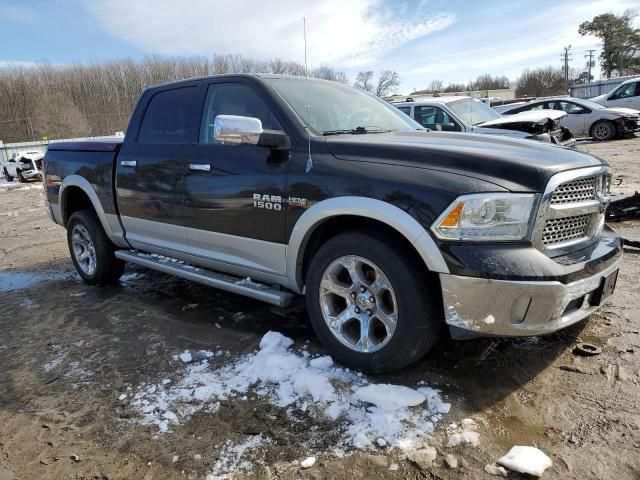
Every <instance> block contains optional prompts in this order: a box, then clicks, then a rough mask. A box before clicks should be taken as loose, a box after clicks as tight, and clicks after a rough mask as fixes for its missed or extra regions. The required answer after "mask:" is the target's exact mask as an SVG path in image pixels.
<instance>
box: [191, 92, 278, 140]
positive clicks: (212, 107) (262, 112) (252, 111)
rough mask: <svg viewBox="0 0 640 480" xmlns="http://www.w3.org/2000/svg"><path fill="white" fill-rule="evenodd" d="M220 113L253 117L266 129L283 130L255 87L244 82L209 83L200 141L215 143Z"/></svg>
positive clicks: (201, 121)
mask: <svg viewBox="0 0 640 480" xmlns="http://www.w3.org/2000/svg"><path fill="white" fill-rule="evenodd" d="M218 115H238V116H241V117H253V118H257V119H259V120H260V121H261V122H262V128H263V129H264V130H282V127H281V126H280V124H279V123H278V121H277V120H276V118H275V117H274V116H273V113H271V110H269V107H268V106H267V104H266V103H265V102H264V101H263V100H262V99H261V98H260V96H258V94H257V93H256V92H255V91H254V90H253V88H251V87H250V86H249V85H245V84H242V83H213V84H211V85H209V88H208V90H207V96H206V99H205V102H204V110H203V112H202V118H201V120H200V135H199V137H198V138H199V140H198V141H199V143H205V144H212V143H215V140H214V136H213V125H214V122H215V119H216V117H217V116H218Z"/></svg>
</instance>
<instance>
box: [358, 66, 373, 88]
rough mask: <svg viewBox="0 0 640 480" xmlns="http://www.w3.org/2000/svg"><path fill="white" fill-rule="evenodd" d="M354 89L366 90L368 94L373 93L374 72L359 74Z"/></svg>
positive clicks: (368, 71)
mask: <svg viewBox="0 0 640 480" xmlns="http://www.w3.org/2000/svg"><path fill="white" fill-rule="evenodd" d="M354 87H356V88H360V89H362V90H366V91H367V92H373V70H367V71H366V72H358V75H357V76H356V82H355V83H354Z"/></svg>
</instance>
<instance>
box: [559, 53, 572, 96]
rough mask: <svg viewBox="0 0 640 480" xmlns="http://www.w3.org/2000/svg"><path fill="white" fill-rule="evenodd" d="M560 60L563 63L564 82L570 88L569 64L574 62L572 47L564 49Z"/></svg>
mask: <svg viewBox="0 0 640 480" xmlns="http://www.w3.org/2000/svg"><path fill="white" fill-rule="evenodd" d="M560 60H561V61H562V63H563V64H564V65H563V69H564V81H565V83H566V84H567V87H568V86H569V62H570V61H571V60H573V57H572V56H571V45H569V46H568V47H564V53H562V54H561V56H560Z"/></svg>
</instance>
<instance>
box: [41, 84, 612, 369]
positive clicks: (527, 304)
mask: <svg viewBox="0 0 640 480" xmlns="http://www.w3.org/2000/svg"><path fill="white" fill-rule="evenodd" d="M609 179H610V172H609V167H608V166H607V164H606V163H605V162H603V161H602V160H600V159H598V158H596V157H593V156H591V155H588V154H585V153H581V152H578V151H575V150H572V149H568V148H563V147H559V146H554V145H549V144H545V143H543V142H533V141H530V140H513V139H505V138H498V137H492V136H489V135H473V134H465V133H451V132H431V131H426V130H424V129H423V128H422V127H421V126H420V125H419V124H417V123H415V121H414V120H412V119H411V118H409V117H407V116H406V115H405V114H404V113H402V112H400V111H399V110H397V109H396V108H395V107H393V106H391V105H389V104H387V103H386V102H384V101H382V100H380V99H378V98H376V97H374V96H372V95H369V94H368V93H366V92H363V91H361V90H357V89H354V88H351V87H348V86H346V85H343V84H338V83H332V82H327V81H322V80H306V79H303V78H292V77H280V76H272V75H225V76H214V77H206V78H198V79H192V80H186V81H179V82H175V83H170V84H166V85H160V86H154V87H151V88H147V89H146V90H144V92H143V93H142V95H141V97H140V100H139V103H138V105H137V106H136V108H135V110H134V112H133V115H132V118H131V121H130V123H129V127H128V129H127V132H126V135H125V138H124V140H117V141H115V140H114V141H107V142H74V143H58V144H53V145H50V146H49V150H48V151H47V154H46V158H45V180H44V181H45V186H46V191H47V201H46V208H47V210H48V213H49V215H50V217H51V218H52V219H53V220H54V221H55V222H56V223H58V224H60V225H62V226H64V227H65V228H66V229H67V236H68V243H69V249H70V251H71V257H72V259H73V262H74V264H75V266H76V268H77V270H78V273H79V274H80V276H81V277H82V278H83V279H84V280H85V281H86V282H87V283H89V284H95V285H102V284H105V283H108V282H113V281H115V280H117V279H118V278H119V277H120V275H121V274H122V272H123V269H124V264H125V262H131V263H135V264H138V265H142V266H144V267H148V268H152V269H155V270H159V271H162V272H166V273H169V274H174V275H177V276H179V277H183V278H186V279H190V280H194V281H196V282H201V283H204V284H207V285H211V286H213V287H218V288H221V289H223V290H227V291H229V292H234V293H238V294H243V295H247V296H249V297H253V298H255V299H260V300H263V301H265V302H269V303H272V304H274V305H279V306H287V305H288V304H289V303H290V302H292V300H293V299H294V298H295V296H296V295H299V294H304V295H305V296H306V306H307V310H308V314H309V318H310V321H311V323H312V325H313V327H314V329H315V331H316V333H317V335H318V337H319V338H320V339H321V341H322V342H323V343H324V344H325V345H326V346H327V348H328V349H329V350H330V351H331V352H332V353H333V354H334V356H335V357H336V358H337V359H338V360H339V361H340V362H342V363H343V364H345V365H347V366H350V367H354V368H357V369H361V370H364V371H368V372H381V371H386V370H392V369H398V368H401V367H403V366H405V365H408V364H410V363H411V362H414V361H415V360H417V359H418V358H420V357H421V356H422V355H423V354H424V353H425V352H427V351H428V350H429V349H430V348H431V346H432V345H433V343H434V341H435V340H436V337H437V336H438V332H439V331H440V330H441V327H443V326H447V327H448V328H449V329H450V331H451V334H452V335H453V336H454V337H456V338H464V337H470V336H517V335H538V334H545V333H549V332H553V331H555V330H558V329H560V328H563V327H566V326H568V325H571V324H574V323H575V322H578V321H579V320H582V319H584V318H585V317H587V316H588V315H589V314H590V313H592V312H593V311H594V310H595V309H597V308H598V306H599V305H601V304H602V302H603V301H604V300H605V298H606V297H607V296H608V295H610V294H611V293H612V291H613V289H614V287H615V283H616V278H617V273H618V266H619V262H620V259H621V255H622V244H621V241H620V238H619V237H618V236H617V235H616V234H615V233H614V232H613V231H612V230H611V229H610V228H609V227H608V226H607V225H605V223H604V211H605V207H606V205H607V202H608V189H609ZM247 277H250V279H249V278H247Z"/></svg>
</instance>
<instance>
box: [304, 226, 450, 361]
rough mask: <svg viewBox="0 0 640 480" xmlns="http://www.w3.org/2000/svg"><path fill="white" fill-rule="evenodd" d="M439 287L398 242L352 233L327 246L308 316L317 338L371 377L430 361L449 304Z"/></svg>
mask: <svg viewBox="0 0 640 480" xmlns="http://www.w3.org/2000/svg"><path fill="white" fill-rule="evenodd" d="M385 240H386V241H385ZM393 245H396V248H392V246H393ZM436 283H437V282H434V281H433V280H432V279H431V278H430V277H429V276H428V275H427V272H426V267H424V266H423V265H422V263H421V262H419V261H416V259H415V258H413V257H412V256H411V255H410V254H408V253H407V252H403V251H402V248H401V247H400V246H399V244H398V242H397V241H394V239H391V238H389V239H387V238H385V237H384V236H383V237H382V238H378V237H374V236H373V235H371V234H368V233H366V232H353V233H345V234H341V235H339V236H336V237H334V238H332V239H331V240H329V241H327V242H326V243H325V244H324V245H323V246H322V247H321V248H320V250H319V251H318V252H317V253H316V255H315V256H314V258H313V260H312V262H311V264H310V266H309V270H308V274H307V282H306V301H307V311H308V312H309V318H310V320H311V324H312V325H313V328H314V330H315V332H316V334H317V335H318V337H319V338H320V340H321V341H322V343H323V344H324V345H325V346H326V347H327V348H328V349H329V350H331V352H332V353H333V355H334V356H335V357H336V359H337V360H338V361H340V362H341V363H342V364H344V365H346V366H348V367H351V368H354V369H357V370H362V371H365V372H368V373H380V372H386V371H392V370H398V369H400V368H402V367H405V366H407V365H409V364H411V363H413V362H415V361H417V360H418V359H419V358H420V357H422V356H423V355H424V354H425V353H426V352H427V351H428V350H429V349H430V348H431V347H432V346H433V344H434V343H435V341H436V339H437V337H438V333H439V330H440V326H441V324H442V310H441V308H442V307H441V305H442V303H441V300H440V291H439V288H438V285H436Z"/></svg>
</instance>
